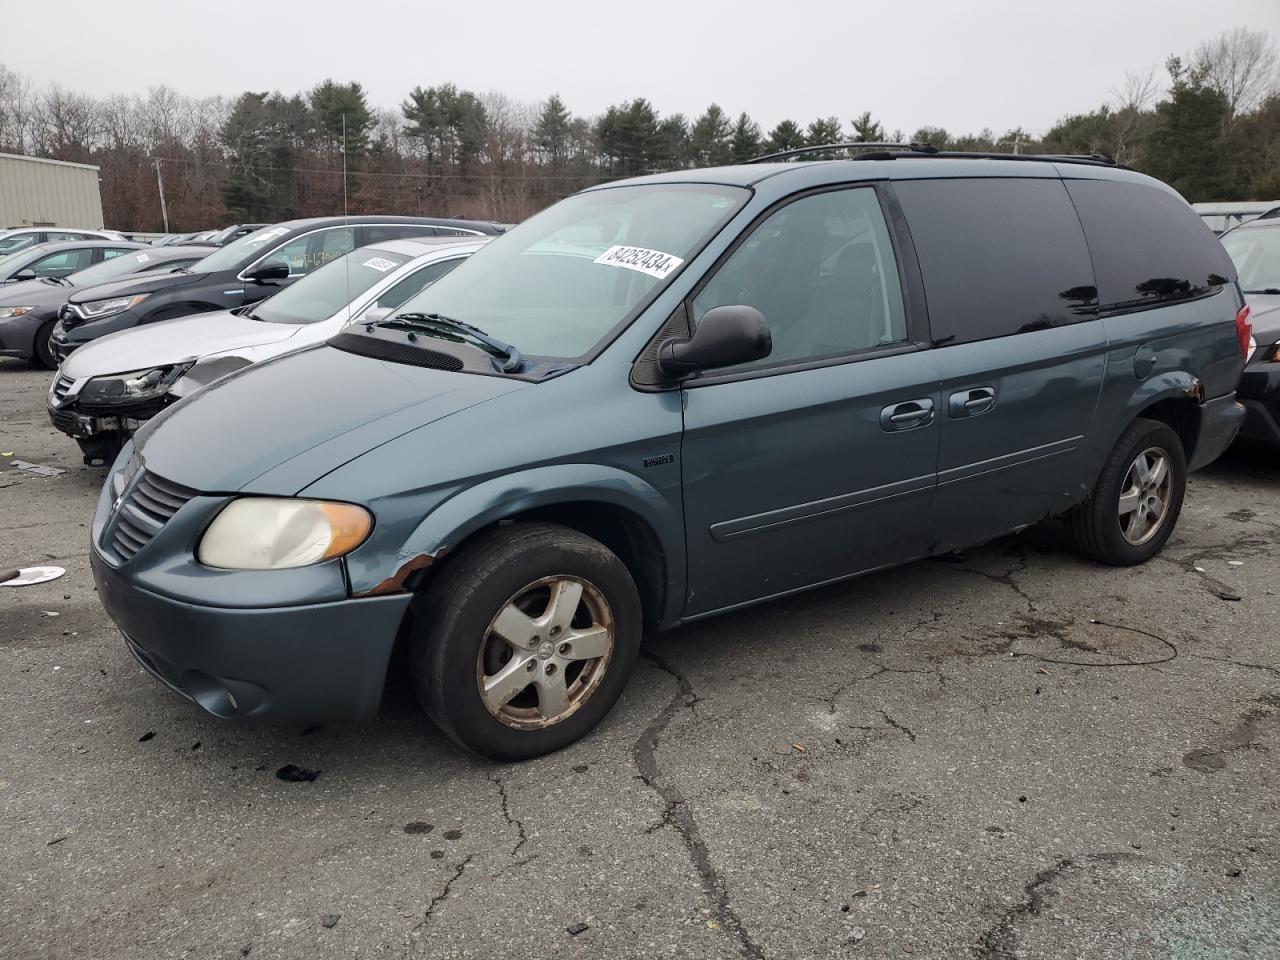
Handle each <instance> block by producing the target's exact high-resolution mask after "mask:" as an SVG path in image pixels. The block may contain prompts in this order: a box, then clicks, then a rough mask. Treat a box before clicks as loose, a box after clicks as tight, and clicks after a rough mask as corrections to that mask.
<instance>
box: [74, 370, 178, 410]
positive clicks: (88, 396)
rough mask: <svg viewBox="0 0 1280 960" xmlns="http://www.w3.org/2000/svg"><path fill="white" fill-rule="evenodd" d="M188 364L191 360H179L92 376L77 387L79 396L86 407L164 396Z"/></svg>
mask: <svg viewBox="0 0 1280 960" xmlns="http://www.w3.org/2000/svg"><path fill="white" fill-rule="evenodd" d="M190 366H191V364H190V363H178V364H171V365H169V366H164V367H148V368H146V369H145V370H131V371H129V372H128V373H113V374H111V375H110V376H105V377H94V378H93V379H92V380H90V381H89V382H88V383H86V384H85V385H84V386H83V387H81V388H80V397H79V399H80V402H81V403H82V404H85V405H86V406H94V405H95V404H112V403H132V402H134V401H137V400H151V399H154V398H156V397H160V396H163V395H164V393H165V391H166V390H168V389H169V387H170V385H171V384H172V383H173V381H175V380H177V379H178V378H179V377H180V376H182V375H183V374H184V373H186V371H187V370H188V369H189V368H190Z"/></svg>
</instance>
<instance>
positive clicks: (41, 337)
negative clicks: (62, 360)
mask: <svg viewBox="0 0 1280 960" xmlns="http://www.w3.org/2000/svg"><path fill="white" fill-rule="evenodd" d="M54 322H55V321H53V320H50V321H49V322H48V323H45V324H43V325H42V326H41V327H40V329H39V330H37V331H36V339H35V341H34V342H33V343H32V348H33V349H32V356H33V357H34V358H35V361H36V363H38V364H40V365H41V366H43V367H45V368H47V369H49V370H57V369H58V358H57V357H56V356H54V353H53V344H52V343H51V342H50V341H51V340H52V338H53V325H54Z"/></svg>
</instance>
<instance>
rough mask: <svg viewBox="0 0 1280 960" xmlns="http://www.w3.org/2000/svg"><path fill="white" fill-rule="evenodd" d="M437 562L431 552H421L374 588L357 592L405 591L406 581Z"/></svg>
mask: <svg viewBox="0 0 1280 960" xmlns="http://www.w3.org/2000/svg"><path fill="white" fill-rule="evenodd" d="M434 562H435V557H433V556H432V555H431V554H429V553H420V554H418V556H416V557H414V558H413V559H412V560H408V561H406V562H405V563H402V564H401V565H400V569H398V570H397V571H396V572H395V573H393V574H392V575H391V576H389V577H387V579H385V580H383V581H382V582H381V583H379V584H376V585H375V586H373V587H372V588H370V589H368V590H366V591H364V592H363V593H357V594H355V596H357V597H383V596H386V595H387V594H390V593H403V592H404V591H405V585H404V584H405V581H406V580H408V579H409V578H410V577H411V576H413V575H414V574H415V573H417V572H418V571H419V570H425V569H427V567H429V566H431V564H432V563H434Z"/></svg>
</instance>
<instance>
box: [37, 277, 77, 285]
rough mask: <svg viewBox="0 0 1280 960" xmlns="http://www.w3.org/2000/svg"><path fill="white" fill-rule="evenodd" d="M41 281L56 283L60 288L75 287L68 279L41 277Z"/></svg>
mask: <svg viewBox="0 0 1280 960" xmlns="http://www.w3.org/2000/svg"><path fill="white" fill-rule="evenodd" d="M40 279H41V280H43V281H44V282H45V283H56V284H57V285H58V286H60V287H70V286H73V284H72V283H71V281H70V280H68V279H67V278H66V277H41V278H40Z"/></svg>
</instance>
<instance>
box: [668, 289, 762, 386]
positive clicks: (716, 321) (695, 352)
mask: <svg viewBox="0 0 1280 960" xmlns="http://www.w3.org/2000/svg"><path fill="white" fill-rule="evenodd" d="M772 351H773V337H772V336H770V334H769V324H768V323H767V322H766V321H765V319H764V314H763V313H761V312H760V311H759V310H757V309H756V308H755V307H748V306H745V305H736V306H727V307H712V308H711V309H710V310H708V311H707V312H706V313H704V314H703V315H702V319H701V320H700V321H699V322H698V328H697V329H696V330H694V331H693V336H692V337H689V338H688V339H685V338H684V337H675V338H673V339H671V340H667V341H666V342H665V343H663V344H662V345H661V346H660V347H659V348H658V366H659V367H661V368H662V371H663V372H664V373H666V374H668V375H670V376H672V377H688V376H690V375H692V374H694V373H697V372H698V371H699V370H713V369H715V368H717V367H732V366H734V365H735V364H739V363H750V362H751V361H752V360H762V359H764V358H765V357H767V356H768V355H769V354H770V353H771V352H772Z"/></svg>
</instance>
